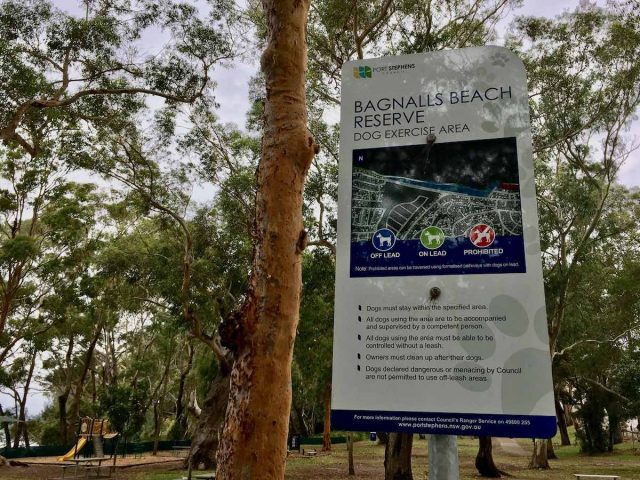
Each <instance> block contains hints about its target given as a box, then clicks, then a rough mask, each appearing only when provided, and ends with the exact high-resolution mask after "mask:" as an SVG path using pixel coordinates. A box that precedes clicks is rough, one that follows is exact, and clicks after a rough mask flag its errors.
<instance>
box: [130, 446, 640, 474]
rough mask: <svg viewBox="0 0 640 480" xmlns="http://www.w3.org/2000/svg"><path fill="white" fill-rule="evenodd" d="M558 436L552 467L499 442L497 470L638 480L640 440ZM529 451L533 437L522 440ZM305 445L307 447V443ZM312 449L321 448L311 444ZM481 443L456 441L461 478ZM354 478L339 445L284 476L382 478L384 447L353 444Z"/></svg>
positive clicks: (416, 456) (423, 452) (418, 461)
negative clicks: (563, 443)
mask: <svg viewBox="0 0 640 480" xmlns="http://www.w3.org/2000/svg"><path fill="white" fill-rule="evenodd" d="M555 440H556V442H555V443H556V448H555V451H556V453H557V455H558V457H559V458H558V459H557V460H552V461H551V469H550V470H529V469H528V468H527V464H528V462H529V458H528V456H526V455H525V456H509V455H506V454H504V453H503V452H502V450H501V449H500V448H499V447H497V446H495V445H496V443H495V442H494V459H495V461H496V464H497V466H498V468H500V469H502V470H504V471H506V472H507V473H508V474H509V475H511V478H513V479H523V480H554V479H558V480H574V476H573V474H575V473H585V474H589V473H596V474H606V475H619V476H620V477H621V479H622V480H640V447H639V446H638V445H637V444H636V445H635V447H636V450H635V452H634V451H633V449H632V445H631V444H630V443H624V444H622V445H616V448H615V449H614V452H612V453H607V454H601V455H583V454H581V453H580V452H579V449H578V447H577V446H574V445H571V446H568V447H560V446H559V441H560V440H559V438H557V439H555ZM518 442H519V443H520V445H521V446H522V447H523V448H524V450H525V452H526V453H528V452H529V450H530V447H531V442H530V440H526V439H524V440H518ZM304 447H305V448H306V446H304ZM311 448H317V446H316V447H311ZM477 448H478V441H477V440H476V439H474V438H471V437H461V438H459V439H458V451H459V456H460V479H461V480H468V479H474V480H477V479H479V478H480V477H479V476H478V473H477V471H476V469H475V466H474V461H475V455H476V452H477ZM354 460H355V469H356V476H355V477H350V476H349V475H347V451H346V446H345V445H343V444H341V445H335V446H334V447H333V450H332V452H331V453H326V454H325V453H321V454H319V455H317V456H315V457H302V456H300V455H292V456H290V457H289V458H288V459H287V466H286V477H285V478H286V480H307V479H313V480H354V479H356V480H383V479H384V467H383V461H384V446H382V445H377V444H375V443H373V442H369V441H360V442H357V443H355V446H354ZM427 463H428V459H427V442H426V441H425V440H419V439H418V437H417V436H416V437H415V439H414V448H413V459H412V465H413V477H414V480H427V478H428V473H427ZM181 475H184V473H182V472H177V471H174V472H170V473H152V474H142V475H140V476H136V477H132V480H133V479H135V480H175V479H177V478H179V477H180V476H181Z"/></svg>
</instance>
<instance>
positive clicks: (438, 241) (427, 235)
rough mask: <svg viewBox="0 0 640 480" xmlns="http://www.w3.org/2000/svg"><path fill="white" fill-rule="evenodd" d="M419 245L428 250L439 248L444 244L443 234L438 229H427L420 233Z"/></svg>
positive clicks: (433, 227)
mask: <svg viewBox="0 0 640 480" xmlns="http://www.w3.org/2000/svg"><path fill="white" fill-rule="evenodd" d="M420 243H422V246H423V247H424V248H428V249H429V250H435V249H436V248H440V247H441V246H442V244H443V243H444V232H443V231H442V229H441V228H440V227H435V226H431V227H427V228H425V229H424V230H422V233H420Z"/></svg>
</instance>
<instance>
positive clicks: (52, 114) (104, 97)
mask: <svg viewBox="0 0 640 480" xmlns="http://www.w3.org/2000/svg"><path fill="white" fill-rule="evenodd" d="M209 6H210V7H211V11H210V14H209V16H208V18H206V19H204V18H200V15H199V12H198V10H197V9H196V8H195V7H194V6H193V5H190V4H188V3H186V2H178V1H176V2H172V1H161V2H156V1H150V0H134V1H115V2H112V1H102V0H97V1H87V2H85V7H86V9H85V12H84V16H82V17H76V16H74V15H72V14H69V13H66V12H64V11H61V10H59V9H56V8H55V7H54V6H53V4H52V3H51V2H48V1H42V0H29V1H20V2H18V1H14V0H5V1H4V2H2V4H1V5H0V39H1V40H0V42H1V43H0V47H1V48H0V65H2V69H1V70H2V73H1V74H0V75H2V77H1V78H2V84H3V95H2V96H1V97H0V99H1V100H0V138H1V139H2V140H3V142H4V143H5V144H7V145H10V146H14V147H17V146H19V147H21V148H22V149H23V150H24V151H25V152H26V153H27V154H29V155H30V156H32V157H37V156H38V155H39V154H40V153H41V152H42V148H43V146H42V144H41V142H40V141H39V140H38V139H37V138H34V137H33V133H34V131H36V132H37V130H38V125H41V124H43V123H44V124H46V123H49V122H50V121H51V120H52V119H56V120H57V121H58V122H60V124H61V125H62V126H63V128H65V129H66V130H67V133H68V132H71V131H77V132H83V131H84V130H85V129H86V128H88V127H89V126H91V125H92V124H96V123H98V124H105V123H106V124H111V125H116V124H117V122H118V121H121V118H122V117H121V116H118V115H116V114H119V113H123V112H124V113H129V112H131V111H136V110H138V109H139V108H140V107H141V106H142V105H143V103H144V96H155V97H158V98H161V99H164V100H165V101H166V102H168V103H171V104H175V103H181V102H187V103H191V102H193V101H195V100H196V99H197V98H200V97H201V96H202V95H204V94H205V93H206V89H207V88H208V87H209V79H210V73H211V68H212V67H213V66H214V65H216V64H217V63H219V62H220V61H222V60H225V59H228V58H230V57H231V56H232V54H233V52H232V43H231V39H230V38H229V36H228V32H229V30H228V28H227V25H225V24H224V22H222V19H223V17H226V18H228V17H229V13H230V12H233V9H231V8H229V5H227V4H223V3H222V2H210V4H209ZM154 27H155V28H159V29H161V30H162V31H163V32H165V33H166V37H165V38H166V40H167V45H166V46H165V48H162V49H159V51H158V52H154V53H153V54H152V55H147V56H145V55H143V54H141V53H140V50H141V46H142V45H141V39H143V38H144V36H145V35H149V33H148V32H149V31H150V30H151V29H152V28H154ZM163 40H164V39H163ZM114 116H115V117H114Z"/></svg>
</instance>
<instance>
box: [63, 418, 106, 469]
mask: <svg viewBox="0 0 640 480" xmlns="http://www.w3.org/2000/svg"><path fill="white" fill-rule="evenodd" d="M117 436H118V433H117V432H112V431H111V430H110V428H109V420H104V419H97V418H90V417H85V418H83V419H82V420H81V421H80V429H79V432H78V438H77V442H76V444H75V445H74V446H73V448H72V449H71V450H69V451H68V452H67V453H66V454H65V455H63V456H61V457H58V461H59V462H66V461H69V460H72V459H74V458H77V457H78V454H79V453H80V451H81V450H82V449H83V448H84V447H85V445H86V444H87V443H88V442H89V441H91V442H92V443H93V453H94V455H95V456H96V457H99V458H103V457H104V441H105V440H111V439H113V438H115V437H117Z"/></svg>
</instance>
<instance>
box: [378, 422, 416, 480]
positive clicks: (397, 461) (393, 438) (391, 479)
mask: <svg viewBox="0 0 640 480" xmlns="http://www.w3.org/2000/svg"><path fill="white" fill-rule="evenodd" d="M412 447H413V434H412V433H390V434H389V440H388V441H387V445H386V447H385V449H384V480H413V473H412V472H411V450H412Z"/></svg>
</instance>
